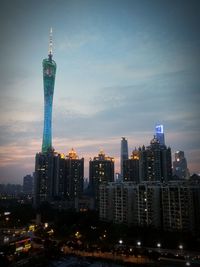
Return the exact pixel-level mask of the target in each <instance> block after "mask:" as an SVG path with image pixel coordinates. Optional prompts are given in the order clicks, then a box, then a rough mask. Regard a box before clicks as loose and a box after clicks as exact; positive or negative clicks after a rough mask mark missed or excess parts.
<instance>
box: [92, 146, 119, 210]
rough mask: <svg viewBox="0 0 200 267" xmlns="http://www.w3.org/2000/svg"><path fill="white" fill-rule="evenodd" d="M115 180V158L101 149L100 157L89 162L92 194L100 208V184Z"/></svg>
mask: <svg viewBox="0 0 200 267" xmlns="http://www.w3.org/2000/svg"><path fill="white" fill-rule="evenodd" d="M113 181H114V159H113V158H111V157H108V156H106V155H105V154H104V152H103V151H102V150H101V151H100V152H99V155H98V157H94V159H93V160H90V162H89V187H90V189H91V194H92V195H93V197H94V198H95V200H96V203H95V204H96V207H97V208H98V200H99V185H100V184H101V183H104V182H105V183H106V182H113Z"/></svg>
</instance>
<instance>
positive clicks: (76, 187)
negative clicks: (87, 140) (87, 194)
mask: <svg viewBox="0 0 200 267" xmlns="http://www.w3.org/2000/svg"><path fill="white" fill-rule="evenodd" d="M65 161H66V181H67V191H68V196H69V198H70V199H71V200H75V198H80V197H81V196H82V195H83V184H84V158H81V159H79V157H78V155H77V153H76V151H75V150H74V149H73V148H72V149H71V151H69V154H68V155H67V156H66V160H65Z"/></svg>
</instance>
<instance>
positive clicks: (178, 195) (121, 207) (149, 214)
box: [99, 181, 200, 233]
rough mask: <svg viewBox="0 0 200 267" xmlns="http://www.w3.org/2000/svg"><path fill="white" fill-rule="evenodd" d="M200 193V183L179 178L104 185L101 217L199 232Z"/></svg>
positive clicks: (128, 222)
mask: <svg viewBox="0 0 200 267" xmlns="http://www.w3.org/2000/svg"><path fill="white" fill-rule="evenodd" d="M199 192H200V185H199V184H198V185H197V184H189V183H180V182H177V181H175V182H168V183H161V182H143V183H139V184H135V183H133V182H121V183H116V182H111V183H107V184H101V185H100V191H99V193H100V195H99V217H100V219H101V220H103V221H110V222H114V223H125V224H129V225H135V226H140V227H146V226H148V227H153V228H157V229H158V228H161V229H163V230H165V231H175V232H177V231H181V232H182V231H185V232H191V231H193V230H195V232H198V233H199V232H200V227H199V221H200V216H199V213H198V210H199V206H200V197H199Z"/></svg>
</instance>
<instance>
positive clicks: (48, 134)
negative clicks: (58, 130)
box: [42, 29, 56, 153]
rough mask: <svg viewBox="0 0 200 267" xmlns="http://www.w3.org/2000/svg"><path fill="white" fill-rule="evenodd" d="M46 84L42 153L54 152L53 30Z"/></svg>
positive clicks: (45, 75)
mask: <svg viewBox="0 0 200 267" xmlns="http://www.w3.org/2000/svg"><path fill="white" fill-rule="evenodd" d="M42 66H43V83H44V130H43V142H42V152H43V153H46V152H49V151H52V107H53V93H54V84H55V76H56V62H55V61H54V60H53V59H52V29H51V32H50V42H49V55H48V58H46V59H44V60H43V62H42Z"/></svg>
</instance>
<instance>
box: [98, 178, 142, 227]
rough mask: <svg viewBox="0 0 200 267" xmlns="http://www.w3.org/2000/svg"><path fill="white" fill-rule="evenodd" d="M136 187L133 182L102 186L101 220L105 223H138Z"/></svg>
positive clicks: (111, 183)
mask: <svg viewBox="0 0 200 267" xmlns="http://www.w3.org/2000/svg"><path fill="white" fill-rule="evenodd" d="M136 216H137V201H136V185H135V184H134V183H132V182H125V183H124V182H120V183H118V182H110V183H107V184H105V183H104V184H101V185H100V199H99V218H100V219H101V220H103V221H113V222H114V223H125V224H128V225H131V224H133V223H134V222H135V221H136V219H137V218H136Z"/></svg>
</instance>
